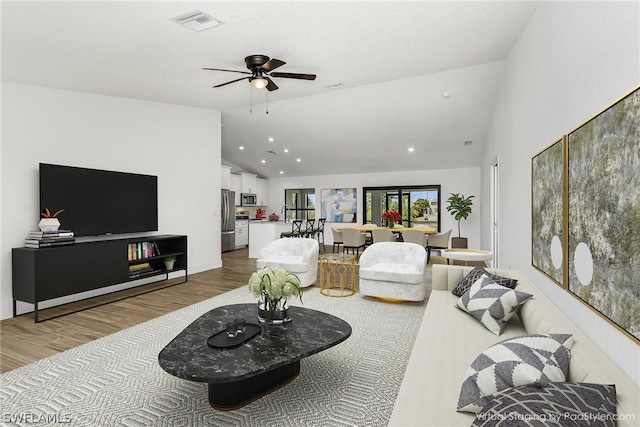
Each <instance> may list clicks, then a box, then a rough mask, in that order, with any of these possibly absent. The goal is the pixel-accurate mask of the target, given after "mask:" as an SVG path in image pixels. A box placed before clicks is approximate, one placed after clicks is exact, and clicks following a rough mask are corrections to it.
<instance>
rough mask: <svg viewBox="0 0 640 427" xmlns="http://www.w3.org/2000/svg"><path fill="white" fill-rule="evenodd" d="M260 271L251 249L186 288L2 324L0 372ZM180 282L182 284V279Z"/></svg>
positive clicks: (225, 258) (226, 256)
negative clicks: (38, 321) (39, 318)
mask: <svg viewBox="0 0 640 427" xmlns="http://www.w3.org/2000/svg"><path fill="white" fill-rule="evenodd" d="M327 250H329V251H330V250H331V246H328V247H327ZM431 263H432V264H434V263H446V260H445V259H444V258H442V257H439V256H432V257H431ZM255 268H256V260H255V259H254V258H248V249H240V250H235V251H232V252H226V253H223V254H222V268H217V269H215V270H208V271H204V272H202V273H196V274H191V275H189V281H188V282H187V283H183V284H179V285H175V286H172V287H170V288H166V289H160V290H157V291H154V292H149V293H146V294H142V295H137V296H131V297H129V298H126V299H122V300H120V301H116V302H111V303H108V302H109V301H114V300H117V299H120V298H123V297H126V296H128V295H135V294H139V293H140V292H142V291H144V290H150V289H153V288H161V287H163V286H166V285H167V282H162V283H158V284H155V285H148V286H145V287H137V288H134V289H130V290H126V291H121V292H118V293H114V294H110V295H105V296H101V297H96V298H92V299H90V300H87V301H80V302H77V303H72V304H66V305H64V306H60V307H54V308H51V309H47V310H41V311H40V316H41V319H45V318H48V317H53V316H56V315H59V314H61V313H68V312H72V311H76V310H80V309H82V308H85V307H89V306H94V305H96V304H99V303H107V304H105V305H102V306H99V307H94V308H89V309H86V310H84V311H78V312H76V313H72V314H68V315H66V316H62V317H58V318H55V319H51V320H47V321H44V322H41V323H34V322H33V314H25V315H21V316H18V317H14V318H11V319H5V320H2V321H0V373H4V372H8V371H10V370H13V369H16V368H18V367H20V366H24V365H27V364H29V363H32V362H35V361H37V360H40V359H44V358H46V357H49V356H52V355H54V354H56V353H60V352H63V351H66V350H69V349H71V348H74V347H77V346H79V345H82V344H85V343H87V342H89V341H93V340H96V339H98V338H102V337H104V336H106V335H109V334H112V333H114V332H118V331H120V330H123V329H126V328H129V327H131V326H134V325H137V324H139V323H142V322H145V321H147V320H150V319H154V318H156V317H159V316H162V315H163V314H166V313H170V312H172V311H175V310H179V309H181V308H184V307H187V306H189V305H191V304H195V303H197V302H200V301H204V300H206V299H209V298H212V297H214V296H216V295H220V294H222V293H224V292H227V291H230V290H233V289H236V288H239V287H241V286H246V284H247V281H248V279H249V276H250V275H251V273H253V272H254V271H255ZM430 268H431V265H429V266H427V269H428V270H430ZM356 271H357V270H356ZM357 280H358V279H357V274H356V281H357ZM175 281H176V282H179V281H180V279H176V280H175ZM356 283H357V282H356Z"/></svg>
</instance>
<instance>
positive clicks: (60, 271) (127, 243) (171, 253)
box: [12, 235, 188, 323]
mask: <svg viewBox="0 0 640 427" xmlns="http://www.w3.org/2000/svg"><path fill="white" fill-rule="evenodd" d="M168 257H175V258H176V261H175V264H174V267H173V269H171V270H167V269H166V268H165V263H164V261H165V259H166V258H168ZM177 271H184V281H182V282H179V283H173V284H171V285H168V286H166V287H169V286H175V285H178V284H181V283H185V282H187V280H188V273H187V236H178V235H159V236H127V237H116V236H107V237H106V238H100V239H84V238H83V239H78V240H77V241H76V243H74V244H72V245H65V246H56V247H50V248H41V249H31V248H13V249H12V276H13V277H12V286H13V316H14V317H15V316H16V302H17V301H22V302H26V303H30V304H33V305H34V321H35V322H36V323H39V322H40V321H41V320H40V319H39V316H38V304H39V303H41V302H43V301H47V300H51V299H54V298H59V297H64V296H69V295H73V294H78V293H80V292H85V291H91V290H96V289H101V288H106V287H108V286H112V285H117V284H120V283H126V282H132V281H135V280H140V279H146V278H151V277H158V278H160V280H158V281H162V280H167V279H169V274H170V273H173V272H177ZM147 284H148V282H147V281H145V282H144V283H141V284H140V285H136V286H143V285H147ZM134 287H135V286H134ZM160 289H164V288H160ZM154 290H158V289H154ZM114 292H119V291H114ZM146 292H150V291H146ZM146 292H141V293H140V294H143V293H146ZM108 293H110V292H108ZM140 294H137V295H140ZM129 297H131V296H127V297H126V298H129ZM74 302H75V301H74ZM110 302H114V301H110ZM99 305H102V304H98V305H95V306H92V307H88V308H94V307H97V306H99ZM66 314H70V313H66ZM66 314H65V315H66ZM55 317H59V316H55ZM53 318H54V317H50V318H47V319H44V320H50V319H53Z"/></svg>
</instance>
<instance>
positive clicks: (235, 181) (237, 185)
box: [230, 174, 243, 206]
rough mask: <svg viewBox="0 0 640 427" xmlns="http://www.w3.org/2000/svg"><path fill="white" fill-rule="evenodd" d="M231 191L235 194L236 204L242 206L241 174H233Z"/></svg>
mask: <svg viewBox="0 0 640 427" xmlns="http://www.w3.org/2000/svg"><path fill="white" fill-rule="evenodd" d="M230 190H231V191H234V192H235V193H236V194H235V205H236V206H240V193H242V192H243V191H242V178H240V175H235V174H231V188H230Z"/></svg>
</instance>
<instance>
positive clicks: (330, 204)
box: [320, 188, 357, 223]
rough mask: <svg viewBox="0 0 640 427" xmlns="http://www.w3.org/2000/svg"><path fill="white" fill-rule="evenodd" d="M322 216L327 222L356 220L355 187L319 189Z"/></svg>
mask: <svg viewBox="0 0 640 427" xmlns="http://www.w3.org/2000/svg"><path fill="white" fill-rule="evenodd" d="M320 191H321V193H320V197H321V206H322V207H321V211H322V218H327V222H348V223H350V222H356V213H357V207H356V206H357V203H356V201H357V193H356V189H355V188H335V189H322V190H320Z"/></svg>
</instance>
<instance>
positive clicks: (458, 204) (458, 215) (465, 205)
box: [447, 193, 474, 248]
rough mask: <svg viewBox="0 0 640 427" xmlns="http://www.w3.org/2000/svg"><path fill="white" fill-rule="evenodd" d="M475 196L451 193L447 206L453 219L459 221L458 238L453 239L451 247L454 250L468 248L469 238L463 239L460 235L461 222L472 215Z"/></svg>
mask: <svg viewBox="0 0 640 427" xmlns="http://www.w3.org/2000/svg"><path fill="white" fill-rule="evenodd" d="M473 197H474V196H469V197H465V196H464V194H459V193H451V196H450V197H449V198H448V199H447V201H448V202H449V206H447V210H448V211H449V213H451V215H453V217H454V218H455V219H456V221H458V237H452V238H451V247H452V248H466V247H467V238H466V237H461V234H460V220H461V219H467V217H468V216H469V214H470V213H471V206H472V205H473V201H472V200H471V199H472V198H473Z"/></svg>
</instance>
